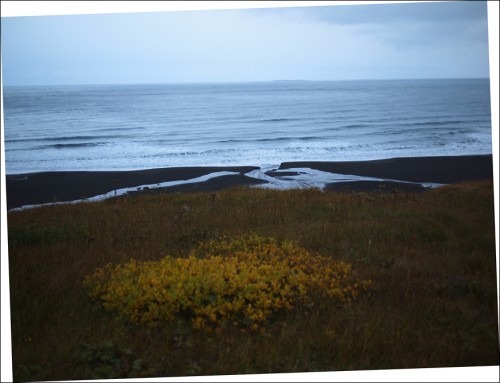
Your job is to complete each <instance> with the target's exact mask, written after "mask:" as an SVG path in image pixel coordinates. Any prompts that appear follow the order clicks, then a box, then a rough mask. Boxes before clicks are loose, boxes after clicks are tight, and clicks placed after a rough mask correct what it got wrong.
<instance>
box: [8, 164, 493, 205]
mask: <svg viewBox="0 0 500 383" xmlns="http://www.w3.org/2000/svg"><path fill="white" fill-rule="evenodd" d="M290 168H312V169H318V170H322V171H326V172H331V173H340V174H350V175H359V176H367V177H377V178H384V179H388V180H400V181H407V182H414V183H409V184H405V183H395V182H391V181H380V182H379V181H356V182H347V183H346V182H342V183H332V184H328V185H326V187H325V190H329V191H337V192H353V191H374V190H376V191H392V190H401V191H410V192H419V191H423V190H424V188H423V187H422V186H421V185H420V184H419V183H420V182H434V183H443V184H448V183H456V182H462V181H472V180H480V179H488V178H492V177H493V163H492V155H477V156H447V157H445V156H443V157H412V158H393V159H385V160H375V161H351V162H285V163H282V164H281V166H280V169H290ZM255 169H258V167H253V166H239V167H185V168H160V169H148V170H137V171H103V172H93V171H90V172H81V171H76V172H40V173H29V174H17V175H7V176H6V189H7V209H13V208H16V207H21V206H24V205H31V204H43V203H50V202H62V201H73V200H78V199H84V198H89V197H93V196H95V195H100V194H105V193H107V192H110V191H112V190H115V189H119V188H126V187H140V186H142V185H148V184H157V183H161V182H167V181H174V180H188V179H192V178H196V177H200V176H202V175H206V174H209V173H213V172H219V171H234V172H238V173H239V174H238V175H229V176H222V177H217V178H213V179H210V180H208V181H206V182H200V183H191V184H183V185H177V186H171V187H168V188H164V189H160V190H162V191H166V192H192V191H216V190H220V189H222V188H227V187H232V186H238V185H253V184H259V183H262V182H264V181H260V180H257V179H254V178H251V177H247V176H245V173H247V172H250V171H252V170H255ZM268 175H271V176H273V175H276V176H277V175H279V173H272V172H270V173H268ZM280 175H283V173H281V174H280ZM157 191H158V189H155V192H157ZM148 192H152V190H148V189H141V190H138V191H137V192H135V193H148Z"/></svg>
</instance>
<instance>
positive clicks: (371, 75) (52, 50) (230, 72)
mask: <svg viewBox="0 0 500 383" xmlns="http://www.w3.org/2000/svg"><path fill="white" fill-rule="evenodd" d="M487 27H488V26H487V11H486V2H483V1H471V2H469V1H467V2H445V3H415V4H371V5H348V6H321V7H301V8H279V9H259V10H227V11H190V12H159V13H131V14H103V15H67V16H32V17H10V18H2V36H1V38H2V60H3V80H4V84H5V85H40V84H54V85H58V84H98V83H108V84H109V83H165V82H199V81H210V82H212V81H213V82H218V81H266V80H289V79H301V80H346V79H400V78H456V77H488V35H487V34H488V29H487Z"/></svg>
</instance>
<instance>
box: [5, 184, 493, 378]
mask: <svg viewBox="0 0 500 383" xmlns="http://www.w3.org/2000/svg"><path fill="white" fill-rule="evenodd" d="M493 212H494V210H493V188H492V183H491V181H485V182H475V183H466V184H460V185H452V186H447V187H443V188H439V189H434V190H430V191H428V192H425V193H421V194H405V193H383V194H382V193H378V194H375V193H371V194H366V193H358V194H337V193H324V192H321V191H319V190H291V191H272V190H262V189H247V188H240V189H238V188H237V189H228V190H223V191H220V192H217V193H190V194H188V193H184V194H183V193H178V194H161V195H160V194H158V195H143V196H133V197H124V198H117V199H112V200H107V201H104V202H101V203H85V204H78V205H65V206H52V207H44V208H37V209H31V210H26V211H21V212H11V213H9V214H8V234H9V266H10V288H11V315H12V348H13V349H12V359H13V360H12V362H13V368H14V379H15V380H17V381H20V380H59V379H95V378H125V377H154V376H184V375H212V374H242V373H274V372H306V371H334V370H360V369H391V368H399V369H400V368H419V367H455V366H488V365H498V355H499V343H498V342H499V341H498V318H497V301H496V265H495V236H494V215H493V214H494V213H493ZM250 233H253V234H255V235H258V236H263V237H272V238H275V239H276V240H277V241H284V240H293V241H296V243H297V245H298V246H300V247H301V248H303V249H306V250H307V251H308V252H309V253H310V254H313V255H317V256H323V257H332V258H333V259H335V260H337V261H343V262H345V263H348V264H350V265H351V266H352V269H353V272H354V273H356V275H357V277H358V278H360V280H361V279H362V280H371V281H373V283H374V285H375V286H376V287H375V288H374V289H373V290H370V291H367V292H365V293H363V294H359V295H358V297H357V299H355V300H353V301H350V302H347V301H346V302H338V301H332V300H330V299H328V298H322V297H319V296H318V297H314V296H313V297H312V299H313V303H314V304H312V305H300V304H299V305H296V306H294V308H292V309H290V310H282V311H280V312H277V313H275V314H274V315H273V316H272V318H269V319H268V320H266V322H265V323H264V329H265V330H264V331H261V332H251V331H250V332H242V331H241V328H238V327H231V326H227V327H225V328H223V329H222V330H218V331H215V332H207V331H201V330H195V329H193V328H192V327H190V326H189V323H188V321H184V322H183V320H182V319H181V320H178V321H172V322H166V323H161V324H160V325H157V326H155V327H151V326H149V325H147V324H135V323H130V322H129V321H128V320H126V319H125V318H122V317H120V316H118V315H117V314H116V313H115V312H113V311H107V310H105V309H104V308H103V307H102V305H101V304H100V303H99V301H96V300H92V299H91V298H90V297H89V291H88V289H86V287H85V286H84V283H83V281H84V279H85V277H86V276H88V275H90V274H92V273H93V272H94V271H95V270H96V269H97V268H99V267H103V266H105V265H106V264H108V263H112V264H123V263H126V262H128V261H129V260H130V259H135V260H137V261H146V260H159V259H161V258H163V257H165V256H166V255H170V256H172V257H174V258H175V257H186V256H188V255H189V254H190V252H191V251H193V249H196V248H197V247H198V246H199V244H200V243H206V242H207V241H210V240H214V239H217V238H220V237H221V236H225V237H226V238H237V237H239V236H241V235H247V234H250Z"/></svg>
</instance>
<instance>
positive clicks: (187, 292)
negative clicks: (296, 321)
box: [85, 235, 371, 330]
mask: <svg viewBox="0 0 500 383" xmlns="http://www.w3.org/2000/svg"><path fill="white" fill-rule="evenodd" d="M85 283H86V285H87V286H88V287H89V289H90V295H91V297H93V298H95V299H99V300H101V301H102V304H103V306H104V307H105V308H106V309H108V310H113V311H117V312H118V313H120V314H121V315H123V316H125V317H126V318H128V319H129V320H130V321H132V322H139V323H148V324H151V325H156V324H158V323H161V322H162V321H171V320H174V319H175V318H179V317H180V318H189V319H190V320H191V321H192V325H193V326H194V327H195V328H197V329H202V328H206V329H210V328H212V327H214V326H220V325H225V324H234V325H237V326H240V327H243V328H248V329H251V330H257V329H258V328H259V327H261V325H262V324H263V322H264V321H266V319H268V318H270V317H271V316H272V314H273V313H275V312H277V311H281V310H287V309H291V308H293V307H294V306H295V305H297V304H299V303H302V304H303V303H310V302H311V298H312V297H313V296H315V295H316V296H317V295H318V294H319V295H321V296H325V297H331V298H335V299H337V300H338V301H339V302H344V301H347V300H351V299H353V298H355V297H356V295H357V294H358V292H359V291H360V290H364V289H368V288H369V287H370V285H371V282H370V281H357V280H356V279H355V278H354V277H353V275H352V270H351V266H350V265H349V264H347V263H345V262H339V261H335V260H334V259H333V258H332V257H325V256H319V255H313V254H311V253H309V252H308V251H307V250H305V249H303V248H301V247H299V246H298V245H297V244H296V243H294V242H291V241H283V242H278V241H277V240H275V239H273V238H262V237H259V236H256V235H252V236H247V237H242V238H237V239H225V238H222V239H219V240H217V241H210V242H208V243H203V244H201V245H200V246H199V247H198V248H197V249H196V250H194V251H193V252H192V253H191V254H190V255H189V257H187V258H173V257H170V256H167V257H165V258H163V259H161V260H159V261H145V262H138V261H135V260H133V259H132V260H130V261H129V262H128V263H126V264H124V265H115V266H113V265H108V266H106V267H104V268H101V269H98V270H97V271H96V272H95V273H94V274H92V275H90V276H88V277H87V278H86V279H85Z"/></svg>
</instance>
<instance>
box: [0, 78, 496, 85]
mask: <svg viewBox="0 0 500 383" xmlns="http://www.w3.org/2000/svg"><path fill="white" fill-rule="evenodd" d="M426 80H427V81H428V80H490V76H486V77H484V76H480V77H479V76H478V77H422V78H411V77H409V78H378V79H373V78H371V79H370V78H359V79H323V80H319V79H318V80H304V79H280V80H226V81H224V80H223V81H208V80H207V81H166V82H163V81H161V82H129V83H127V82H116V83H106V82H102V83H64V84H5V81H4V84H2V88H6V87H12V88H13V87H39V86H46V87H57V86H113V85H196V84H248V83H265V82H347V81H426Z"/></svg>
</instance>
